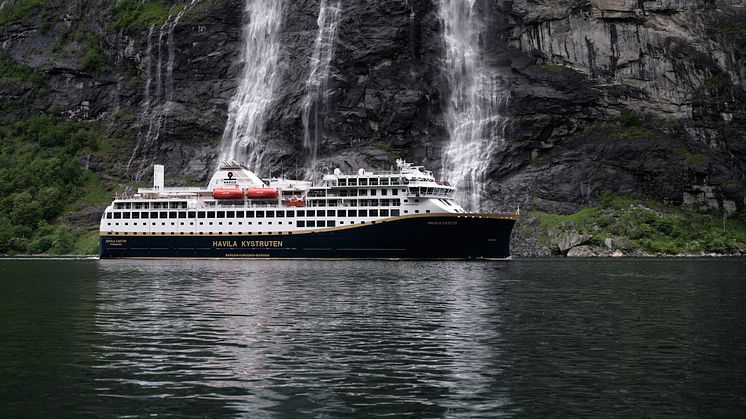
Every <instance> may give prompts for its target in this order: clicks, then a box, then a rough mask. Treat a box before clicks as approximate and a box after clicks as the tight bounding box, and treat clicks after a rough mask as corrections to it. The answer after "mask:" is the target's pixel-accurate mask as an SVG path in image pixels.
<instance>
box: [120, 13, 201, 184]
mask: <svg viewBox="0 0 746 419" xmlns="http://www.w3.org/2000/svg"><path fill="white" fill-rule="evenodd" d="M198 2H199V0H191V2H190V3H189V4H188V5H186V6H184V8H182V9H181V11H179V12H178V13H176V14H174V13H170V14H169V15H168V17H167V18H166V21H165V22H164V23H163V25H161V27H160V30H159V32H158V42H157V46H156V50H157V60H156V62H155V80H153V34H154V31H155V25H151V26H150V30H149V31H148V44H147V48H146V49H145V59H144V61H143V62H144V64H145V68H146V70H145V90H144V93H143V97H144V102H143V109H142V112H141V113H140V120H139V123H138V126H139V127H140V132H139V134H138V138H137V142H136V144H135V148H134V150H133V151H132V156H131V157H130V160H129V162H128V163H127V171H129V169H130V166H131V164H132V162H133V161H134V160H135V159H136V158H137V157H138V155H139V154H140V152H141V151H142V150H143V149H144V150H149V149H150V148H151V147H152V146H153V145H155V144H157V142H158V138H159V137H160V135H161V129H162V128H163V126H164V124H165V121H166V118H167V117H168V114H169V112H170V111H171V106H172V103H173V99H174V61H175V60H176V48H175V42H174V31H175V30H176V26H177V25H178V24H179V20H181V17H182V16H184V13H187V12H188V11H190V10H191V9H192V8H194V6H195V5H196V4H197V3H198ZM164 39H165V44H164ZM164 49H165V51H166V52H165V54H167V57H166V64H165V67H166V77H165V82H164V80H163V67H164V64H163V59H164ZM154 83H155V95H153V84H154ZM146 126H147V129H146V128H145V127H146ZM143 132H144V134H143ZM154 158H155V156H151V158H149V159H147V158H146V159H145V160H146V161H150V160H153V159H154ZM144 167H145V164H143V163H141V164H140V166H139V168H138V171H137V173H136V174H135V180H136V181H139V180H140V179H141V178H142V175H143V172H144V170H143V169H144Z"/></svg>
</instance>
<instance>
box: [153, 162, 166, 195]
mask: <svg viewBox="0 0 746 419" xmlns="http://www.w3.org/2000/svg"><path fill="white" fill-rule="evenodd" d="M163 173H164V169H163V165H161V164H156V165H155V166H153V189H163Z"/></svg>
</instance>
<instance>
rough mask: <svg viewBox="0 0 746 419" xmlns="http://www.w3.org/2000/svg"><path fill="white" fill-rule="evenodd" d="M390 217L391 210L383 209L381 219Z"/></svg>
mask: <svg viewBox="0 0 746 419" xmlns="http://www.w3.org/2000/svg"><path fill="white" fill-rule="evenodd" d="M388 216H389V210H387V209H382V210H381V217H388Z"/></svg>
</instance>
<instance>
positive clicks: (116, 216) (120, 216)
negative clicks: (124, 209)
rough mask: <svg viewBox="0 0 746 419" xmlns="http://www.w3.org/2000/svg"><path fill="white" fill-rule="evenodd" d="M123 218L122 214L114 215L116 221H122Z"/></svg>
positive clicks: (116, 213)
mask: <svg viewBox="0 0 746 419" xmlns="http://www.w3.org/2000/svg"><path fill="white" fill-rule="evenodd" d="M121 218H122V213H120V212H115V213H114V219H115V220H120V219H121Z"/></svg>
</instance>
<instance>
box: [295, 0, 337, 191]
mask: <svg viewBox="0 0 746 419" xmlns="http://www.w3.org/2000/svg"><path fill="white" fill-rule="evenodd" d="M330 3H331V4H330ZM341 16H342V5H341V2H340V1H336V2H333V1H327V0H321V5H320V7H319V18H318V20H317V23H318V26H319V31H318V34H317V35H316V41H315V42H314V46H313V56H312V57H311V63H310V64H311V71H310V73H309V75H308V80H306V95H305V97H304V98H303V114H302V120H303V147H305V149H306V150H308V158H307V160H306V161H307V163H306V167H307V174H306V177H310V176H312V175H313V172H314V170H315V168H316V159H317V151H318V147H319V138H320V136H321V135H322V134H323V128H324V127H323V118H324V117H325V116H326V113H327V110H328V109H327V103H328V102H327V99H328V97H329V95H330V93H331V92H329V89H328V81H329V75H330V71H331V62H332V58H333V57H334V42H335V40H336V35H337V27H338V26H339V21H340V18H341Z"/></svg>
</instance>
